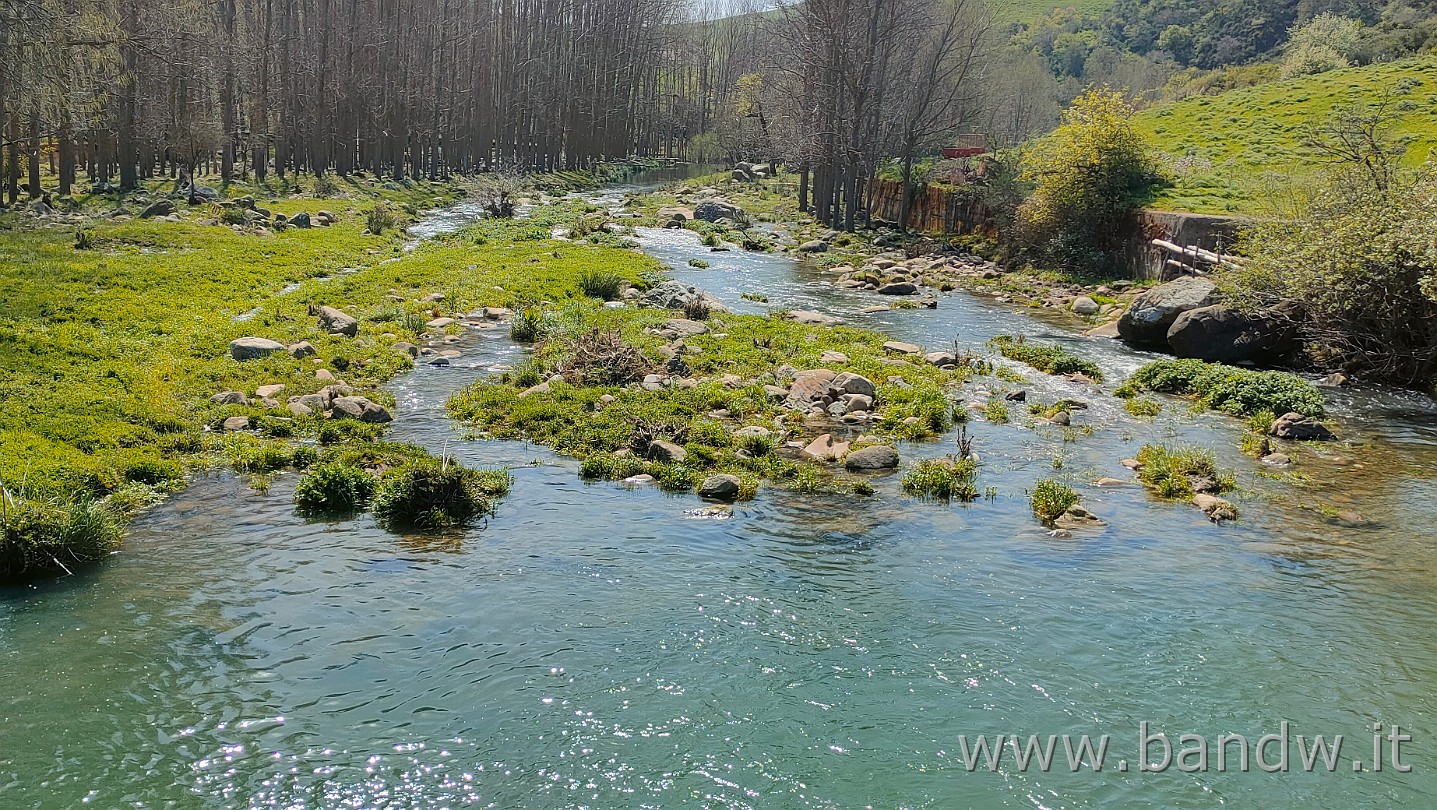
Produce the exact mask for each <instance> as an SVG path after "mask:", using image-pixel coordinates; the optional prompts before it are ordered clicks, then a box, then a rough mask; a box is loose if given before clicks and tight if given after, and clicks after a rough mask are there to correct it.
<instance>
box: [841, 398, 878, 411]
mask: <svg viewBox="0 0 1437 810" xmlns="http://www.w3.org/2000/svg"><path fill="white" fill-rule="evenodd" d="M843 405H844V411H843V412H844V413H845V414H850V413H857V412H858V411H871V410H873V397H871V396H864V395H863V394H849V395H848V396H846V397H844V398H843Z"/></svg>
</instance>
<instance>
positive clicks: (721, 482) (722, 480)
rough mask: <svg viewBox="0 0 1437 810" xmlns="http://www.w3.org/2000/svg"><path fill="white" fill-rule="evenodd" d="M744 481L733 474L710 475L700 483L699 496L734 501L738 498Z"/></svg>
mask: <svg viewBox="0 0 1437 810" xmlns="http://www.w3.org/2000/svg"><path fill="white" fill-rule="evenodd" d="M742 488H743V482H742V481H740V480H739V479H738V477H737V476H733V475H724V474H720V475H710V476H709V477H708V478H705V479H704V481H703V483H702V484H699V497H700V498H709V499H712V500H715V501H724V502H733V501H735V500H738V493H739V490H740V489H742Z"/></svg>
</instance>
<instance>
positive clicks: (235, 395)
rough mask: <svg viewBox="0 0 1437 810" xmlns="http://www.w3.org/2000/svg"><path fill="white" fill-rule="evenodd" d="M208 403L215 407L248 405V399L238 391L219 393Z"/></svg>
mask: <svg viewBox="0 0 1437 810" xmlns="http://www.w3.org/2000/svg"><path fill="white" fill-rule="evenodd" d="M210 402H213V403H214V404H216V405H248V404H249V397H246V396H245V395H244V394H242V393H240V392H239V391H221V392H219V393H218V394H215V395H214V396H212V397H210Z"/></svg>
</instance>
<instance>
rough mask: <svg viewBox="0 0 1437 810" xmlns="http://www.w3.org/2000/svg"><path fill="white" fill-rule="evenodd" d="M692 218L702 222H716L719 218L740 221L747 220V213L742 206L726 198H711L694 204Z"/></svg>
mask: <svg viewBox="0 0 1437 810" xmlns="http://www.w3.org/2000/svg"><path fill="white" fill-rule="evenodd" d="M694 219H701V220H703V221H704V222H718V221H719V220H721V219H727V220H731V221H733V222H738V223H742V222H747V221H748V215H747V214H745V213H744V210H743V209H742V208H739V207H738V206H737V205H734V204H733V203H731V202H729V201H728V200H721V199H711V200H704V201H703V202H701V203H699V204H698V205H696V206H694Z"/></svg>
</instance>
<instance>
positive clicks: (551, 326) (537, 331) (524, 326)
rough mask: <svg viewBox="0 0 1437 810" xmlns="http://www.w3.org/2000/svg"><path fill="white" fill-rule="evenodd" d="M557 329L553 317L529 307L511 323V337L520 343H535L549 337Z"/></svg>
mask: <svg viewBox="0 0 1437 810" xmlns="http://www.w3.org/2000/svg"><path fill="white" fill-rule="evenodd" d="M556 328H557V325H556V323H555V321H554V318H553V317H552V316H551V315H549V314H547V313H545V312H544V311H543V310H541V309H539V308H537V307H528V308H526V309H524V310H521V311H520V312H519V314H518V315H516V316H515V317H514V319H513V320H512V321H510V322H509V337H511V338H513V339H515V340H517V341H519V342H520V343H533V342H535V341H538V340H543V339H544V338H545V337H548V336H549V335H550V334H551V333H552V332H554V331H555V330H556Z"/></svg>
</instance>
